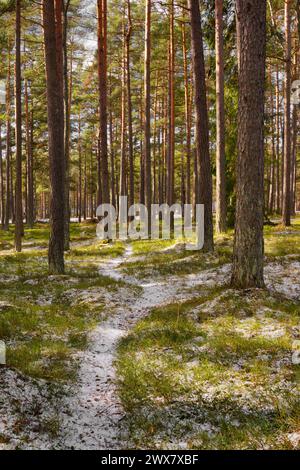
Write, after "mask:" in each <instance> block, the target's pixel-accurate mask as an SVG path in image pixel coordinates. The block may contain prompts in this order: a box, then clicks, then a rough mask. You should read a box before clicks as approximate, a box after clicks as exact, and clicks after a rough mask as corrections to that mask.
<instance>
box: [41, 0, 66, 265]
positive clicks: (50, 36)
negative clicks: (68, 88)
mask: <svg viewBox="0 0 300 470" xmlns="http://www.w3.org/2000/svg"><path fill="white" fill-rule="evenodd" d="M55 6H56V11H61V3H60V1H56V2H55ZM43 26H44V40H45V59H46V85H47V107H48V133H49V163H50V185H51V200H50V240H49V252H48V259H49V270H50V272H51V273H54V274H62V273H64V227H65V226H64V215H65V208H64V206H65V204H64V201H65V191H64V189H65V161H64V103H63V84H62V75H63V66H62V50H58V46H59V43H60V41H59V40H58V36H59V31H60V28H61V21H58V24H57V25H55V7H54V0H43Z"/></svg>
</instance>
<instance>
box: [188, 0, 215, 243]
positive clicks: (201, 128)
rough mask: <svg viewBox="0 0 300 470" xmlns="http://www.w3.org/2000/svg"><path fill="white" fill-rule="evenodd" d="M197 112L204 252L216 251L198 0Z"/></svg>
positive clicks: (194, 21)
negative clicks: (203, 213)
mask: <svg viewBox="0 0 300 470" xmlns="http://www.w3.org/2000/svg"><path fill="white" fill-rule="evenodd" d="M189 2H190V3H189V4H190V16H191V33H192V54H193V74H194V88H195V109H196V148H197V159H198V164H199V179H200V181H199V184H200V201H199V202H200V204H204V210H205V216H204V224H205V226H204V247H203V249H204V251H208V252H209V251H213V249H214V241H213V217H212V176H211V161H210V153H209V128H208V112H207V99H206V83H205V64H204V51H203V38H202V25H201V15H200V10H199V2H198V0H189Z"/></svg>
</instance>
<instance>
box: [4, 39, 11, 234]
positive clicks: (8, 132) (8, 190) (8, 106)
mask: <svg viewBox="0 0 300 470" xmlns="http://www.w3.org/2000/svg"><path fill="white" fill-rule="evenodd" d="M10 78H11V64H10V44H8V66H7V81H6V201H5V202H6V205H5V223H4V227H3V228H4V230H8V229H9V220H10V216H11V197H10V196H11V168H10V164H11V142H10V139H11V117H10V112H11V89H10Z"/></svg>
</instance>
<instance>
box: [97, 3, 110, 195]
mask: <svg viewBox="0 0 300 470" xmlns="http://www.w3.org/2000/svg"><path fill="white" fill-rule="evenodd" d="M98 78H99V100H100V141H101V168H102V202H103V203H104V204H106V203H109V201H110V194H109V172H108V151H107V2H106V0H98Z"/></svg>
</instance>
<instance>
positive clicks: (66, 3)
mask: <svg viewBox="0 0 300 470" xmlns="http://www.w3.org/2000/svg"><path fill="white" fill-rule="evenodd" d="M69 6H70V0H63V3H62V7H63V74H64V78H63V80H64V105H65V175H66V177H65V236H64V249H65V251H68V250H69V249H70V175H69V172H70V134H71V129H70V126H71V122H70V120H71V113H70V111H71V109H70V102H71V93H70V90H69V75H68V10H69ZM71 74H72V70H71Z"/></svg>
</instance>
